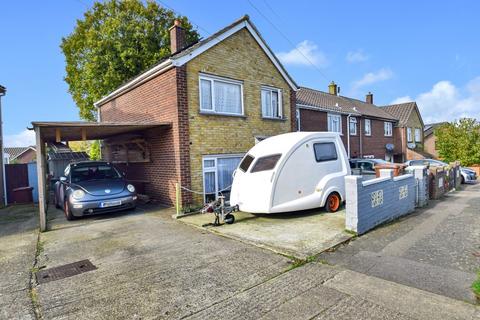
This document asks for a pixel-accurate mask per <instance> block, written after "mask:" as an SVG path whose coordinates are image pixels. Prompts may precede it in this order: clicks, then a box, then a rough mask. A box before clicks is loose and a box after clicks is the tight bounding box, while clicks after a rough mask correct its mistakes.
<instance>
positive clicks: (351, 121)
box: [348, 117, 357, 136]
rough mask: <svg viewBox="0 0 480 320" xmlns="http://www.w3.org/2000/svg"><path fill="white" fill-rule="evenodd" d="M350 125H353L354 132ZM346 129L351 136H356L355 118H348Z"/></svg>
mask: <svg viewBox="0 0 480 320" xmlns="http://www.w3.org/2000/svg"><path fill="white" fill-rule="evenodd" d="M351 124H355V127H353V128H354V129H355V130H352V127H351ZM348 129H349V131H350V135H351V136H356V135H357V118H356V117H350V120H349V121H348Z"/></svg>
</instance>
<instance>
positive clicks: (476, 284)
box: [472, 270, 480, 302]
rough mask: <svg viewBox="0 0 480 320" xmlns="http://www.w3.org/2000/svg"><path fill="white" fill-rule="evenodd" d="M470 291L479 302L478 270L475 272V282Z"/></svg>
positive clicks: (479, 283) (479, 272) (479, 278)
mask: <svg viewBox="0 0 480 320" xmlns="http://www.w3.org/2000/svg"><path fill="white" fill-rule="evenodd" d="M472 291H473V293H474V294H475V296H476V297H477V301H479V302H480V270H479V271H478V272H477V280H475V281H474V282H473V283H472Z"/></svg>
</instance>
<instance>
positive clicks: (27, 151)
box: [3, 146, 37, 163]
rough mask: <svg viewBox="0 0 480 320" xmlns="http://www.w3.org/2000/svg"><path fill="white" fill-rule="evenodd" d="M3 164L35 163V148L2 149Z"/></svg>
mask: <svg viewBox="0 0 480 320" xmlns="http://www.w3.org/2000/svg"><path fill="white" fill-rule="evenodd" d="M3 152H4V155H5V163H29V162H33V161H35V159H36V157H37V154H36V150H35V147H31V146H30V147H7V148H4V151H3Z"/></svg>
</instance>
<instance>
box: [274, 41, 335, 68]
mask: <svg viewBox="0 0 480 320" xmlns="http://www.w3.org/2000/svg"><path fill="white" fill-rule="evenodd" d="M277 57H278V59H280V61H281V62H282V63H284V64H290V65H302V66H308V65H310V63H313V64H314V65H316V66H318V67H326V66H327V65H328V59H327V57H326V55H325V54H324V53H323V52H322V51H320V50H319V49H318V46H317V45H316V44H315V43H314V42H312V41H309V40H304V41H302V42H300V43H299V44H298V45H297V47H296V48H295V49H292V50H290V51H288V52H278V53H277Z"/></svg>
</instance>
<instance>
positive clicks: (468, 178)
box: [460, 167, 477, 183]
mask: <svg viewBox="0 0 480 320" xmlns="http://www.w3.org/2000/svg"><path fill="white" fill-rule="evenodd" d="M460 175H461V176H462V183H474V182H476V181H477V173H476V172H475V171H474V170H472V169H469V168H463V167H462V168H460Z"/></svg>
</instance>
